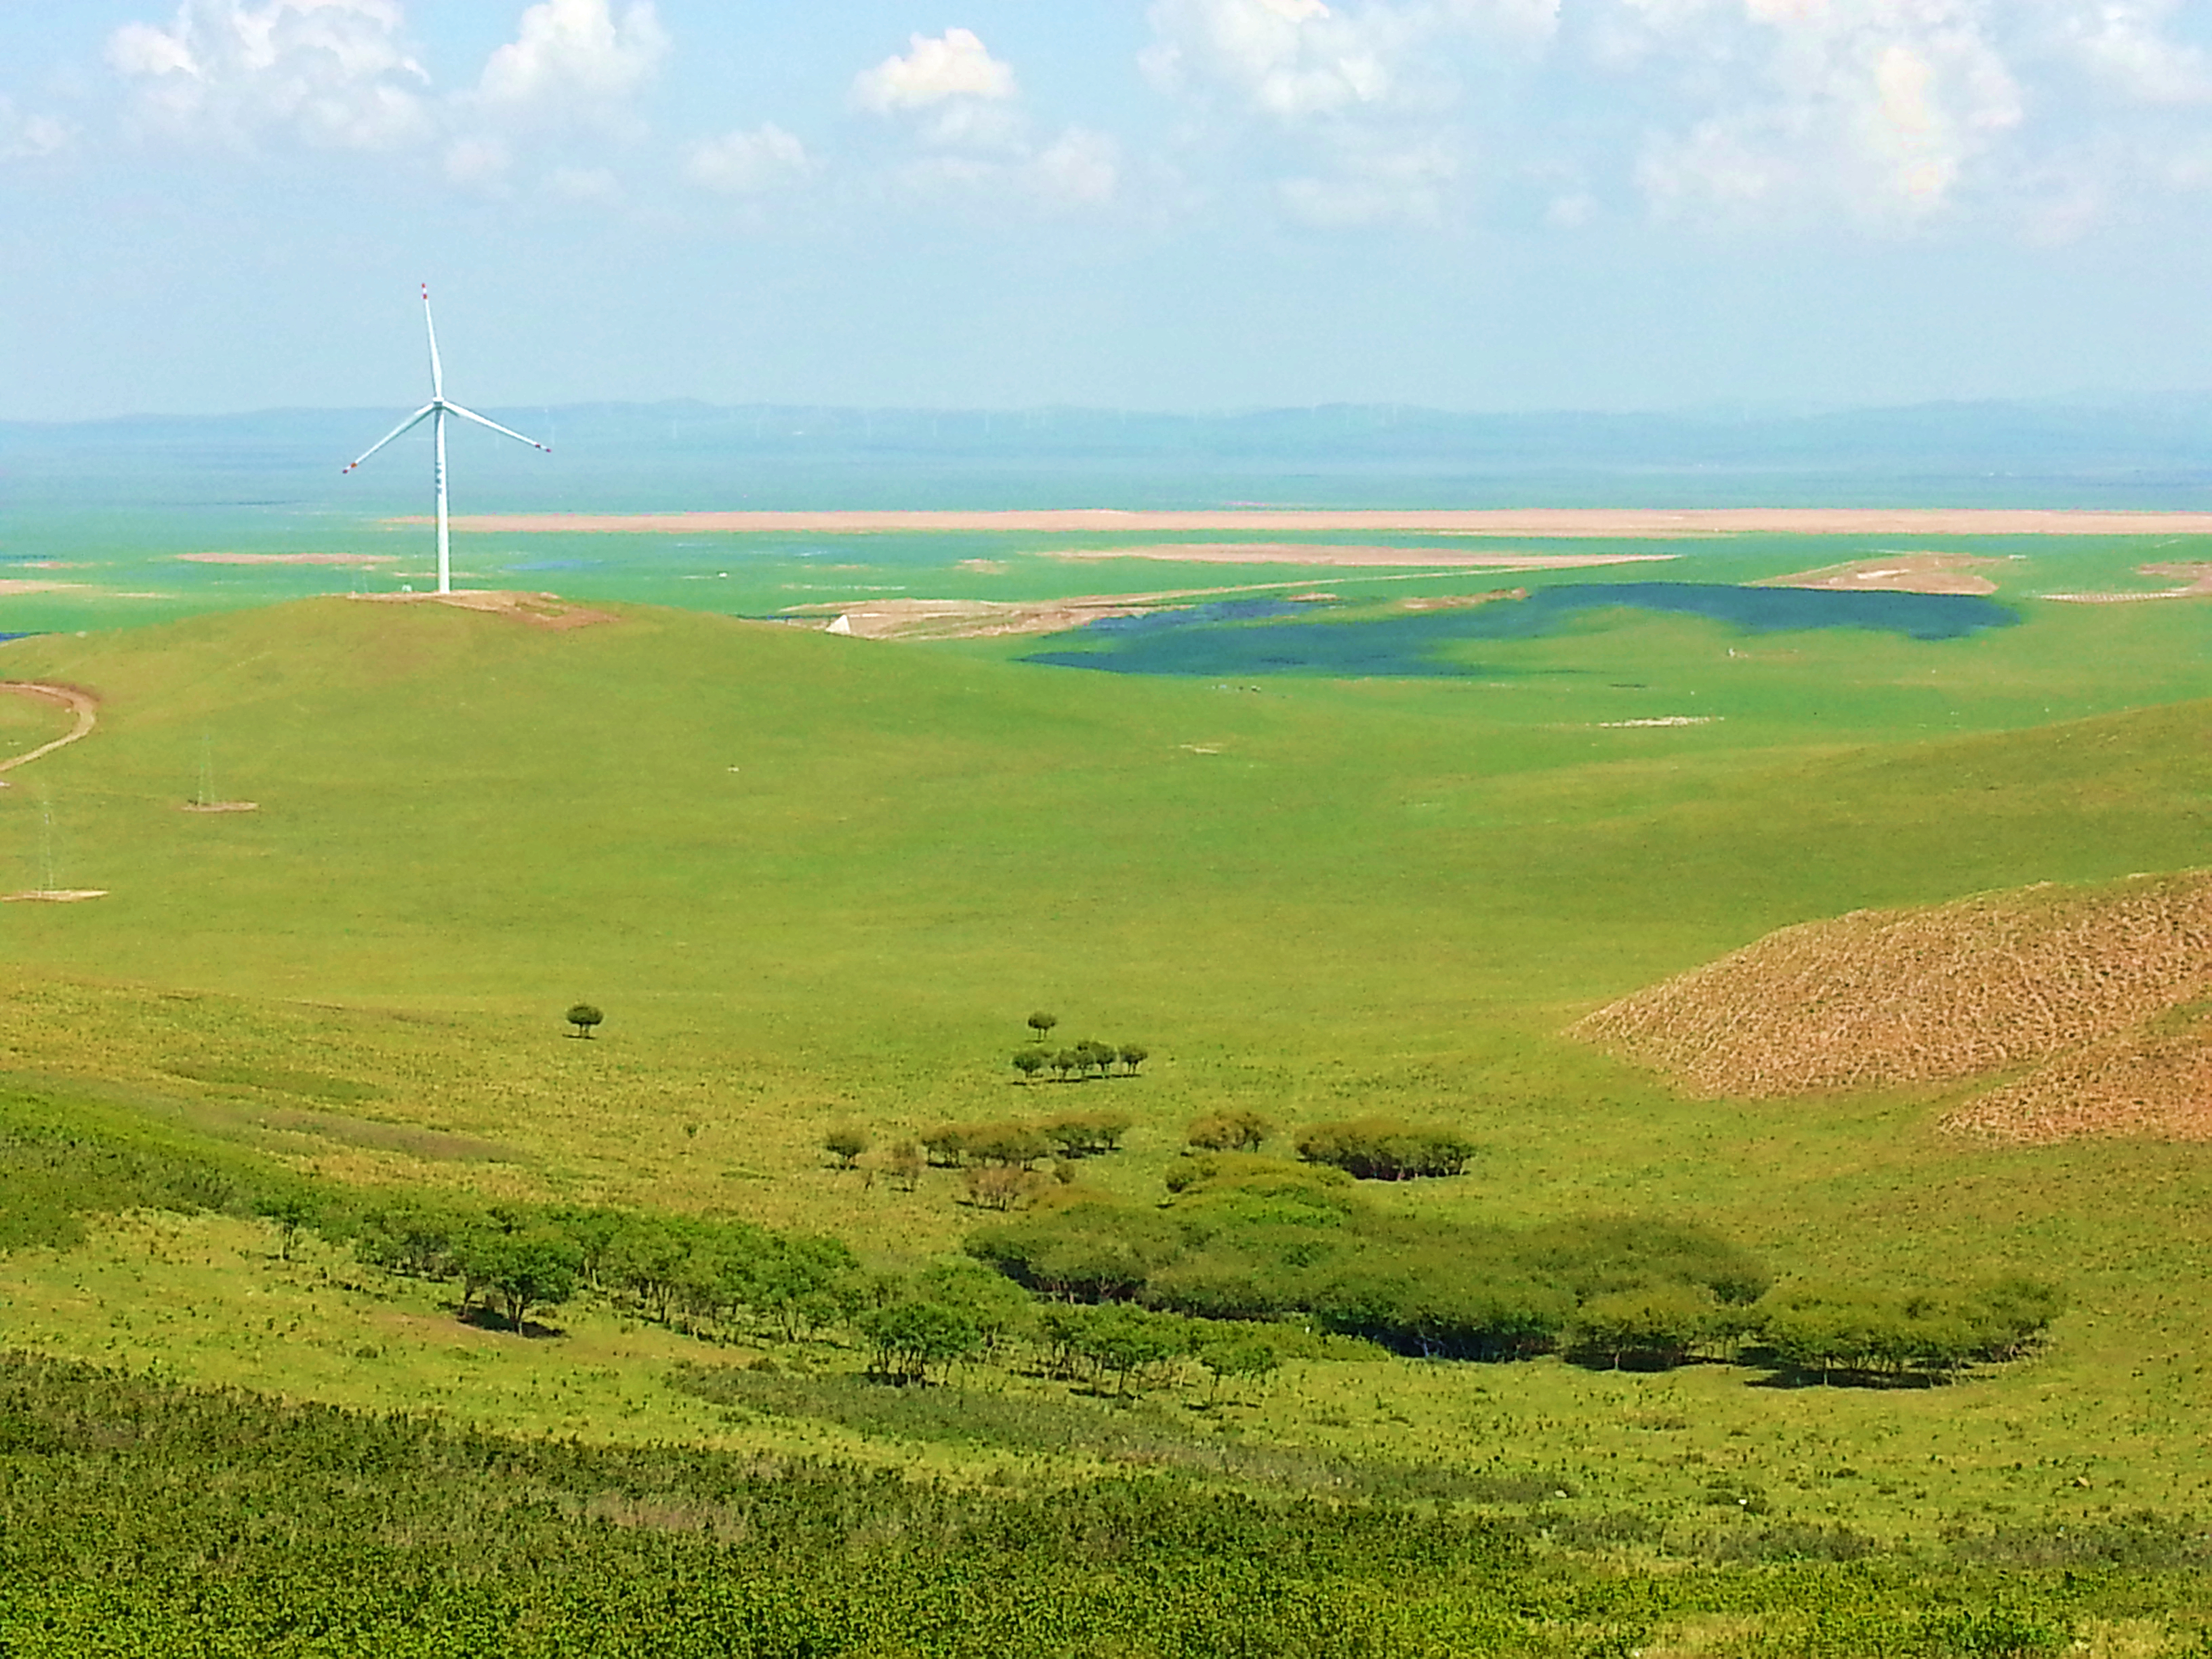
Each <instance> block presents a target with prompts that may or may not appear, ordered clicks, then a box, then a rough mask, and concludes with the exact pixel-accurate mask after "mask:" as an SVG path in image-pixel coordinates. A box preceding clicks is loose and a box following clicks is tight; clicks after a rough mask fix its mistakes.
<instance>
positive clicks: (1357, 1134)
mask: <svg viewBox="0 0 2212 1659" xmlns="http://www.w3.org/2000/svg"><path fill="white" fill-rule="evenodd" d="M1274 1133H1275V1126H1274V1125H1273V1124H1272V1123H1270V1122H1268V1121H1267V1119H1266V1118H1264V1117H1261V1115H1259V1114H1258V1113H1257V1112H1253V1111H1248V1110H1237V1111H1226V1112H1212V1113H1209V1114H1207V1115H1206V1116H1204V1117H1200V1118H1195V1119H1194V1120H1192V1121H1191V1124H1190V1127H1189V1128H1188V1130H1187V1131H1185V1134H1184V1139H1185V1143H1186V1144H1187V1145H1188V1146H1190V1147H1191V1148H1192V1149H1193V1150H1194V1151H1196V1152H1258V1151H1259V1150H1260V1149H1261V1146H1265V1145H1266V1144H1267V1140H1268V1139H1269V1138H1270V1137H1271V1136H1273V1134H1274ZM1297 1154H1298V1156H1299V1158H1302V1159H1304V1161H1305V1162H1306V1163H1309V1164H1327V1165H1328V1166H1329V1167H1330V1168H1331V1169H1336V1170H1343V1171H1344V1172H1345V1173H1346V1175H1348V1176H1352V1177H1353V1178H1354V1179H1355V1180H1359V1181H1415V1180H1420V1179H1423V1178H1425V1177H1431V1176H1455V1175H1460V1174H1462V1173H1464V1172H1465V1170H1466V1169H1467V1166H1468V1163H1469V1162H1470V1161H1471V1160H1472V1159H1473V1158H1474V1154H1475V1145H1474V1142H1473V1141H1471V1140H1469V1139H1467V1137H1466V1136H1464V1135H1462V1134H1461V1133H1459V1132H1458V1131H1456V1130H1454V1129H1447V1128H1443V1127H1437V1126H1436V1125H1431V1124H1414V1123H1407V1122H1403V1121H1400V1120H1399V1119H1397V1118H1389V1117H1363V1118H1352V1119H1348V1120H1346V1121H1340V1122H1335V1123H1316V1124H1315V1125H1313V1126H1312V1127H1310V1128H1307V1129H1304V1130H1301V1131H1300V1132H1299V1133H1298V1137H1297Z"/></svg>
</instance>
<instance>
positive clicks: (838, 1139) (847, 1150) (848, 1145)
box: [822, 1124, 868, 1170]
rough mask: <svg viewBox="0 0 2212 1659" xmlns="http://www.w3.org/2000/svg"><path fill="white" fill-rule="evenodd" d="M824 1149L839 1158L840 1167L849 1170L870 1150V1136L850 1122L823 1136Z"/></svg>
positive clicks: (833, 1156)
mask: <svg viewBox="0 0 2212 1659" xmlns="http://www.w3.org/2000/svg"><path fill="white" fill-rule="evenodd" d="M822 1150H823V1152H827V1153H829V1156H830V1157H832V1158H836V1160H837V1167H838V1168H839V1169H841V1170H849V1169H852V1168H853V1167H854V1165H856V1164H859V1163H860V1154H861V1153H862V1152H866V1151H867V1150H868V1137H867V1136H866V1134H864V1133H861V1132H860V1130H858V1129H855V1128H854V1127H852V1126H851V1125H850V1124H845V1125H842V1126H840V1127H837V1128H835V1129H832V1130H830V1132H829V1133H828V1134H826V1135H824V1136H823V1137H822Z"/></svg>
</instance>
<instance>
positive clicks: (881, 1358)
mask: <svg viewBox="0 0 2212 1659" xmlns="http://www.w3.org/2000/svg"><path fill="white" fill-rule="evenodd" d="M860 1334H861V1335H863V1336H865V1337H866V1338H867V1340H868V1346H870V1348H871V1349H872V1350H873V1353H872V1360H871V1365H870V1369H871V1370H873V1371H874V1372H875V1373H876V1375H877V1376H882V1377H884V1378H887V1379H888V1380H890V1381H891V1382H894V1383H927V1382H928V1381H929V1368H930V1367H931V1366H932V1365H937V1366H940V1367H941V1366H945V1365H950V1364H952V1363H953V1362H955V1361H956V1360H961V1359H965V1358H968V1357H969V1355H971V1354H973V1353H974V1352H976V1350H977V1349H979V1348H981V1346H983V1334H982V1332H981V1330H980V1329H979V1328H977V1325H976V1322H975V1318H974V1317H973V1316H971V1315H969V1313H968V1311H967V1310H965V1309H963V1308H953V1307H947V1306H945V1304H942V1303H938V1302H899V1303H894V1304H891V1305H890V1307H887V1308H878V1309H877V1310H874V1311H873V1312H872V1313H867V1314H864V1315H862V1316H861V1317H860Z"/></svg>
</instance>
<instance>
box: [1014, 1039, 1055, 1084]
mask: <svg viewBox="0 0 2212 1659" xmlns="http://www.w3.org/2000/svg"><path fill="white" fill-rule="evenodd" d="M1051 1064H1052V1056H1051V1055H1050V1054H1047V1053H1045V1051H1044V1050H1043V1049H1042V1048H1024V1049H1023V1050H1022V1051H1021V1053H1019V1054H1016V1055H1015V1056H1014V1069H1015V1070H1016V1071H1018V1072H1019V1073H1021V1074H1022V1081H1023V1082H1024V1083H1035V1082H1036V1075H1037V1073H1039V1072H1042V1070H1044V1068H1045V1067H1046V1066H1049V1065H1051Z"/></svg>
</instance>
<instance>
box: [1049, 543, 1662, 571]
mask: <svg viewBox="0 0 2212 1659" xmlns="http://www.w3.org/2000/svg"><path fill="white" fill-rule="evenodd" d="M1680 556H1681V555H1680V554H1679V553H1462V552H1461V551H1460V550H1458V549H1457V548H1452V547H1331V546H1328V545H1326V544H1316V543H1313V542H1176V543H1173V544H1169V545H1166V546H1153V547H1080V548H1077V547H1065V548H1061V547H1056V548H1054V549H1052V550H1050V551H1048V553H1047V554H1046V557H1048V558H1054V559H1169V560H1172V561H1174V562H1176V563H1177V564H1295V565H1305V566H1320V567H1326V568H1341V569H1360V568H1378V567H1403V566H1407V565H1419V566H1421V567H1422V568H1427V569H1437V568H1445V569H1474V570H1581V569H1586V568H1589V566H1591V565H1600V564H1664V563H1666V562H1668V561H1669V560H1671V559H1677V558H1680Z"/></svg>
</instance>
